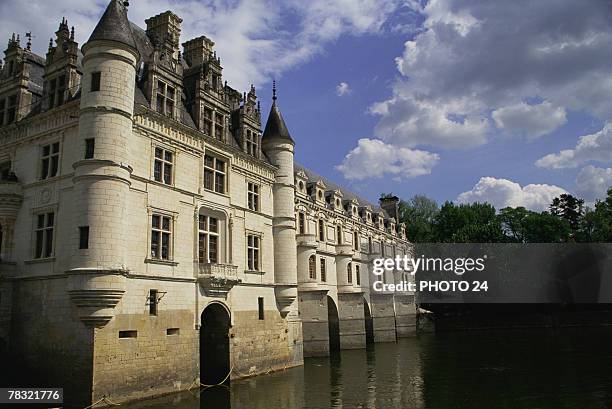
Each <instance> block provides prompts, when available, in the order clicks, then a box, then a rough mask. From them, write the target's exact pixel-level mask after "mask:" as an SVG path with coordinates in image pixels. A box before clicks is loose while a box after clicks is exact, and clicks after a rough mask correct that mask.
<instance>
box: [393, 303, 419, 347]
mask: <svg viewBox="0 0 612 409" xmlns="http://www.w3.org/2000/svg"><path fill="white" fill-rule="evenodd" d="M395 314H396V315H395V325H396V327H397V337H398V338H405V337H412V336H416V331H417V312H416V306H415V305H414V296H413V295H398V294H396V295H395Z"/></svg>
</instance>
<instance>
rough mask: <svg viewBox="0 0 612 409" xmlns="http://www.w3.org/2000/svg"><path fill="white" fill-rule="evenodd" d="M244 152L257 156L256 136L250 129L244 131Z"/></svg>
mask: <svg viewBox="0 0 612 409" xmlns="http://www.w3.org/2000/svg"><path fill="white" fill-rule="evenodd" d="M246 152H247V153H248V154H249V155H253V156H257V134H256V133H255V132H253V131H251V130H250V129H247V130H246Z"/></svg>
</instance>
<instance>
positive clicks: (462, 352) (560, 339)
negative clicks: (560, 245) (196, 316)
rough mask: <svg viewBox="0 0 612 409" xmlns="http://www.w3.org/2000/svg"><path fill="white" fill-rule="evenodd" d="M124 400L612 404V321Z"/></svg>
mask: <svg viewBox="0 0 612 409" xmlns="http://www.w3.org/2000/svg"><path fill="white" fill-rule="evenodd" d="M122 407H124V408H126V407H127V408H130V409H141V408H160V409H161V408H174V409H201V408H210V409H224V408H232V409H242V408H245V409H246V408H249V409H251V408H255V409H281V408H282V409H292V408H317V409H318V408H427V409H451V408H452V409H462V408H482V409H485V408H486V409H497V408H502V409H506V408H508V409H523V408H525V409H526V408H529V409H536V408H537V409H549V408H550V409H562V408H579V409H591V408H593V409H595V408H597V409H603V408H612V328H593V329H562V330H552V329H542V330H536V329H530V330H507V331H468V332H452V333H451V332H449V333H437V334H426V335H420V336H419V337H418V338H412V339H401V340H399V341H398V342H397V343H387V344H376V345H373V346H372V347H371V348H368V349H367V350H354V351H342V352H341V353H340V354H339V355H338V356H335V357H331V358H308V359H306V360H305V363H304V366H303V367H299V368H293V369H288V370H285V371H281V372H276V373H272V374H269V375H264V376H258V377H254V378H250V379H245V380H240V381H233V382H232V383H231V386H229V387H215V388H210V389H207V390H202V391H201V392H199V391H197V390H196V391H192V392H184V393H180V394H175V395H169V396H166V397H163V398H159V399H153V400H147V401H142V402H138V403H135V404H131V405H122Z"/></svg>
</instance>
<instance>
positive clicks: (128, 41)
mask: <svg viewBox="0 0 612 409" xmlns="http://www.w3.org/2000/svg"><path fill="white" fill-rule="evenodd" d="M95 40H109V41H117V42H119V43H122V44H125V45H128V46H130V47H132V48H136V43H135V41H134V37H133V35H132V30H131V28H130V22H129V20H128V18H127V9H126V7H125V6H124V5H123V2H121V1H120V0H111V2H110V3H109V4H108V7H107V8H106V11H105V12H104V14H103V15H102V18H100V21H99V22H98V25H97V26H96V28H94V31H93V33H91V36H90V37H89V41H95ZM89 41H88V42H89Z"/></svg>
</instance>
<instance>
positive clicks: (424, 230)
mask: <svg viewBox="0 0 612 409" xmlns="http://www.w3.org/2000/svg"><path fill="white" fill-rule="evenodd" d="M439 211H440V209H439V208H438V204H437V203H436V201H435V200H433V199H430V198H428V197H426V196H422V195H415V196H413V197H412V198H411V199H410V200H409V201H407V202H406V201H404V200H401V201H400V204H399V213H400V220H401V221H402V222H404V223H405V224H406V235H407V236H408V239H409V240H410V241H412V242H414V243H428V242H432V241H433V240H434V237H433V229H432V223H433V220H434V218H435V217H436V215H437V214H438V212H439Z"/></svg>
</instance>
